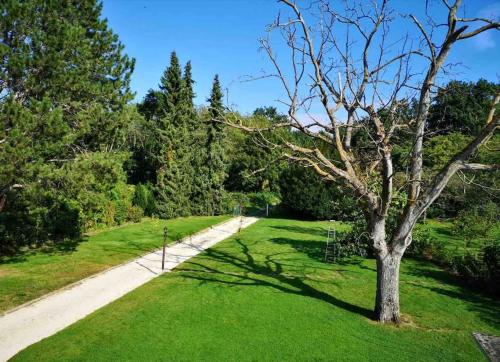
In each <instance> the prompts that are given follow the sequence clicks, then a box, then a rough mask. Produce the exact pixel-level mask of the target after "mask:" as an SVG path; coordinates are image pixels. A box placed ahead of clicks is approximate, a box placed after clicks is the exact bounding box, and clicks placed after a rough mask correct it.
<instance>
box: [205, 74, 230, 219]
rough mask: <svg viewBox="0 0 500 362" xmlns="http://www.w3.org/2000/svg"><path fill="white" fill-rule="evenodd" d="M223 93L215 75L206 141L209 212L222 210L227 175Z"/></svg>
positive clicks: (209, 100)
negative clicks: (222, 118)
mask: <svg viewBox="0 0 500 362" xmlns="http://www.w3.org/2000/svg"><path fill="white" fill-rule="evenodd" d="M222 97H223V93H222V90H221V87H220V83H219V76H218V75H215V77H214V81H213V85H212V92H211V94H210V98H208V100H207V101H208V102H209V115H210V120H209V123H208V130H207V141H206V158H207V160H206V167H207V177H208V195H207V197H208V200H209V203H208V206H209V208H208V210H207V211H208V213H209V214H217V213H220V212H222V201H223V192H224V180H225V177H226V150H225V137H226V135H225V126H224V124H223V123H222V122H221V117H222V115H223V113H224V106H223V103H222Z"/></svg>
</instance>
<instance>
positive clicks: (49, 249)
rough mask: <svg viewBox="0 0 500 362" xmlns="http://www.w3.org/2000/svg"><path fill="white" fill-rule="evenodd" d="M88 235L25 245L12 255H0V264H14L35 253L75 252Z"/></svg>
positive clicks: (59, 253)
mask: <svg viewBox="0 0 500 362" xmlns="http://www.w3.org/2000/svg"><path fill="white" fill-rule="evenodd" d="M87 241H88V236H80V237H76V238H73V239H63V240H60V241H54V242H51V243H47V244H43V245H39V246H33V247H27V248H23V249H21V250H19V251H17V252H16V253H15V254H13V255H5V256H2V257H0V265H1V264H16V263H21V262H24V261H26V260H27V259H28V257H30V256H33V255H36V254H44V255H63V254H70V253H73V252H75V251H76V250H77V249H78V246H79V245H80V244H81V243H84V242H87Z"/></svg>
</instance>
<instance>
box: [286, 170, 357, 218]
mask: <svg viewBox="0 0 500 362" xmlns="http://www.w3.org/2000/svg"><path fill="white" fill-rule="evenodd" d="M280 185H281V188H280V190H281V198H282V202H283V206H284V207H285V208H287V209H288V210H290V212H292V213H293V214H294V215H295V216H297V217H301V218H305V219H316V220H330V219H333V220H349V221H351V220H353V218H354V217H355V216H356V215H357V213H358V212H357V210H358V207H357V206H356V201H355V199H354V198H353V197H352V196H351V195H349V194H346V193H343V192H341V191H340V190H339V189H338V188H337V186H335V185H333V184H332V183H327V182H325V181H323V180H321V178H320V177H319V176H318V175H316V174H315V173H314V172H313V171H312V170H311V169H308V168H305V167H301V166H290V167H289V168H288V169H286V170H285V171H284V172H283V173H282V176H281V179H280Z"/></svg>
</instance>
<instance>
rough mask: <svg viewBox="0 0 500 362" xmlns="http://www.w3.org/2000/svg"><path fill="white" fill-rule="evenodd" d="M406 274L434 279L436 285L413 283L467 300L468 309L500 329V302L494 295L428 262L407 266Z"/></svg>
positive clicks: (451, 296) (441, 293) (457, 298)
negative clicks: (486, 293)
mask: <svg viewBox="0 0 500 362" xmlns="http://www.w3.org/2000/svg"><path fill="white" fill-rule="evenodd" d="M406 269H407V270H406V272H405V274H407V275H412V276H416V277H418V278H429V279H432V280H434V281H435V282H437V283H435V284H434V285H428V284H420V283H411V282H410V283H411V284H412V286H415V287H418V288H425V289H427V290H430V291H432V292H434V293H437V294H440V295H444V296H447V297H450V298H453V299H456V300H460V301H466V302H467V305H468V307H467V309H468V310H470V311H472V312H474V313H476V314H477V315H478V316H479V318H481V319H482V320H483V321H484V322H486V323H487V324H489V325H491V326H493V327H495V328H497V329H500V302H499V301H498V300H497V299H495V298H494V297H490V296H487V295H485V294H483V293H482V292H481V291H480V290H477V289H475V288H472V287H471V286H470V285H468V284H467V283H466V282H465V281H464V280H461V279H460V278H458V277H457V276H455V275H452V274H450V272H449V271H447V270H440V269H437V268H436V267H434V266H432V265H430V264H428V262H415V263H412V265H411V266H407V267H406Z"/></svg>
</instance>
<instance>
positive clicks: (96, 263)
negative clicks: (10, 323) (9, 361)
mask: <svg viewBox="0 0 500 362" xmlns="http://www.w3.org/2000/svg"><path fill="white" fill-rule="evenodd" d="M227 218H228V216H214V217H206V216H202V217H189V218H180V219H175V220H169V221H163V220H155V219H149V220H146V221H143V222H142V223H138V224H130V225H124V226H121V227H117V228H114V229H110V230H107V231H101V232H99V233H96V234H93V235H90V236H86V237H84V238H83V239H82V240H78V241H73V242H70V243H66V244H59V245H58V246H57V247H52V248H46V249H44V250H37V251H33V252H28V253H25V254H23V255H20V256H17V257H14V258H10V259H4V260H2V262H0V312H1V311H5V310H7V309H10V308H12V307H14V306H17V305H19V304H21V303H24V302H26V301H29V300H32V299H34V298H36V297H39V296H41V295H43V294H46V293H48V292H51V291H53V290H55V289H58V288H61V287H63V286H65V285H67V284H69V283H72V282H75V281H77V280H80V279H82V278H85V277H87V276H89V275H92V274H95V273H97V272H99V271H102V270H104V269H106V268H109V267H111V266H114V265H117V264H119V263H122V262H124V261H126V260H129V259H133V258H135V257H137V256H140V255H142V254H144V253H145V252H147V251H149V250H152V249H154V248H157V247H159V246H160V245H161V244H162V240H163V227H164V226H165V225H167V226H168V227H169V229H170V235H169V240H170V241H172V240H176V239H179V238H181V237H183V236H186V235H189V234H192V233H194V232H196V231H199V230H201V229H204V228H206V227H208V226H211V225H213V224H216V223H218V222H221V221H223V220H225V219H227Z"/></svg>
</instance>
